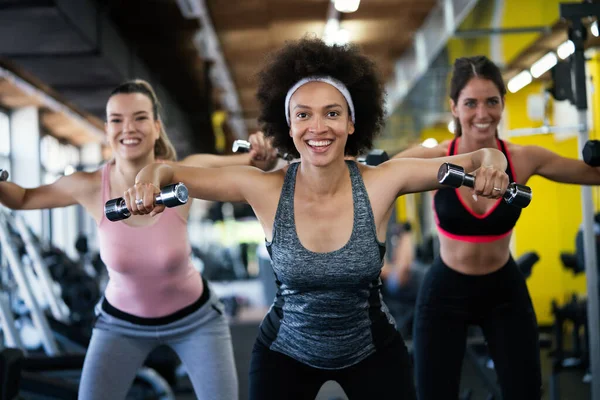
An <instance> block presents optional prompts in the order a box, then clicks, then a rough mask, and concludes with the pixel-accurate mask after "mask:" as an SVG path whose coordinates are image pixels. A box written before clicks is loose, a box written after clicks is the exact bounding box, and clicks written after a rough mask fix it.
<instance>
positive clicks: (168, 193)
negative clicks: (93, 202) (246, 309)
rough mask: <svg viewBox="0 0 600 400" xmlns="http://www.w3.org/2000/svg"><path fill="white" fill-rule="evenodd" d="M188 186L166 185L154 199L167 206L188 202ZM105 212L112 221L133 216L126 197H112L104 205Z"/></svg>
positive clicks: (180, 184) (178, 184) (181, 184)
mask: <svg viewBox="0 0 600 400" xmlns="http://www.w3.org/2000/svg"><path fill="white" fill-rule="evenodd" d="M188 197H189V195H188V190H187V187H186V186H185V185H184V184H183V183H181V182H179V183H173V184H171V185H168V186H165V187H164V188H162V189H161V191H160V193H159V194H157V195H156V197H155V199H154V201H155V203H156V204H157V205H164V206H165V207H169V208H170V207H177V206H181V205H183V204H186V203H187V201H188ZM104 214H105V215H106V218H108V219H109V220H110V221H113V222H115V221H121V220H123V219H127V218H129V217H130V216H131V212H130V211H129V209H128V208H127V204H126V203H125V199H123V198H122V197H119V198H116V199H111V200H108V201H107V202H106V204H105V205H104Z"/></svg>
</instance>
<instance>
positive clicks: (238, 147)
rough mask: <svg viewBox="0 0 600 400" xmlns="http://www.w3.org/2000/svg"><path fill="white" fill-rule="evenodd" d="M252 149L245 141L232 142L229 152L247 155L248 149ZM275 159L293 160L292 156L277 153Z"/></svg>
mask: <svg viewBox="0 0 600 400" xmlns="http://www.w3.org/2000/svg"><path fill="white" fill-rule="evenodd" d="M251 148H252V145H251V144H250V142H249V141H247V140H241V139H238V140H234V142H233V145H232V146H231V151H233V152H234V153H248V152H249V151H250V149H251ZM277 157H279V158H281V159H283V160H285V161H292V160H293V159H294V156H292V155H291V154H289V153H283V154H282V153H279V152H277Z"/></svg>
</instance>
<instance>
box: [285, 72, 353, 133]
mask: <svg viewBox="0 0 600 400" xmlns="http://www.w3.org/2000/svg"><path fill="white" fill-rule="evenodd" d="M308 82H324V83H328V84H330V85H331V86H333V87H334V88H336V89H337V90H339V92H340V93H341V94H342V96H344V98H345V99H346V102H347V103H348V108H350V117H351V118H352V122H353V123H355V120H354V103H352V97H351V96H350V92H349V91H348V88H346V85H344V84H343V83H342V82H341V81H339V80H337V79H335V78H332V77H331V76H309V77H308V78H304V79H301V80H299V81H298V82H297V83H296V84H295V85H294V86H292V88H291V89H290V90H288V92H287V95H286V96H285V119H286V121H287V123H288V126H291V124H290V99H291V98H292V95H293V94H294V93H295V92H296V90H298V89H299V88H300V86H302V85H304V84H307V83H308Z"/></svg>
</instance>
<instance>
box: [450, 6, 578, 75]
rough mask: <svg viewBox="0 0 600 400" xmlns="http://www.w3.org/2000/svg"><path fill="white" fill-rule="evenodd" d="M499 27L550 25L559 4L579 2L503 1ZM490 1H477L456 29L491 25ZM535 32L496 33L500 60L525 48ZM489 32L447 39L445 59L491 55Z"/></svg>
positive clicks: (556, 16) (505, 62)
mask: <svg viewBox="0 0 600 400" xmlns="http://www.w3.org/2000/svg"><path fill="white" fill-rule="evenodd" d="M503 3H504V4H503V8H502V15H501V19H500V26H499V27H500V28H523V27H533V26H552V25H553V24H555V23H556V22H557V21H558V20H559V4H560V3H581V1H579V0H525V1H523V0H503ZM493 12H494V1H491V0H487V1H480V2H479V3H478V4H477V5H476V6H475V7H474V8H473V11H472V12H471V13H470V14H469V16H468V17H467V18H465V20H464V21H463V23H462V24H461V26H460V30H471V29H478V28H482V29H487V28H491V27H492V26H491V24H492V17H493ZM539 35H540V34H539V33H519V34H503V35H501V36H500V43H501V46H502V58H503V59H502V60H494V61H500V62H502V63H504V64H508V63H510V62H511V61H513V60H514V58H515V57H516V56H518V55H519V54H520V53H521V52H522V51H523V50H524V49H526V48H527V47H529V46H530V45H531V44H532V43H533V42H534V41H535V40H536V39H537V38H538V37H539ZM492 38H494V36H493V35H483V36H479V37H477V38H452V39H450V40H449V41H448V58H449V60H450V62H451V63H453V62H454V60H455V59H456V58H457V57H468V56H474V55H485V56H487V57H491V54H490V44H491V39H492Z"/></svg>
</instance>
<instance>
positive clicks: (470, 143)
mask: <svg viewBox="0 0 600 400" xmlns="http://www.w3.org/2000/svg"><path fill="white" fill-rule="evenodd" d="M496 140H497V138H496V137H495V136H494V137H493V138H485V139H479V140H478V139H473V138H469V137H466V136H464V135H463V136H461V137H460V139H459V141H458V149H457V150H458V152H459V153H470V152H472V151H476V150H480V149H485V148H492V149H496V148H498V142H497V141H496Z"/></svg>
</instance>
